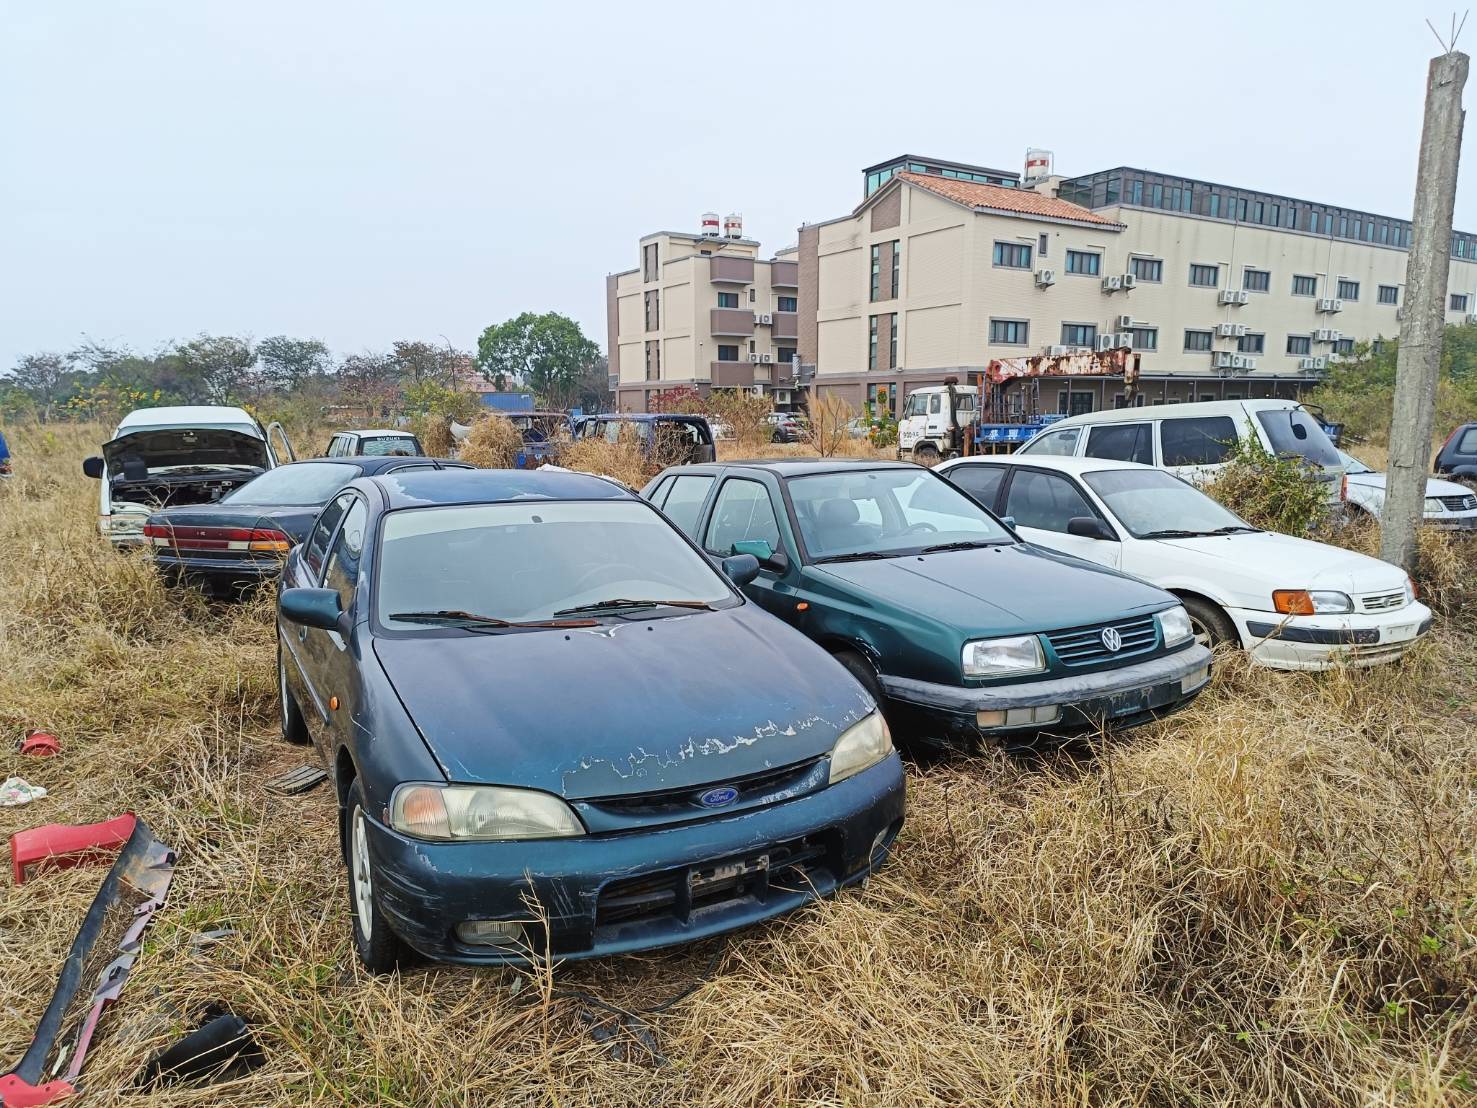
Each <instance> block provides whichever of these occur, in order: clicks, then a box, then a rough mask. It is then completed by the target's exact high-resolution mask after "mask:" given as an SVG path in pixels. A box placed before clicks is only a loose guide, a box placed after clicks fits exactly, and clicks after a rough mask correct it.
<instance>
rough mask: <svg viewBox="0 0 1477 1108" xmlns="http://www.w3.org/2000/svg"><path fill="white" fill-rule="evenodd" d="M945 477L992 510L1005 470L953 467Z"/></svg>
mask: <svg viewBox="0 0 1477 1108" xmlns="http://www.w3.org/2000/svg"><path fill="white" fill-rule="evenodd" d="M945 476H947V477H948V479H949V480H950V481H953V482H954V484H956V485H958V486H959V487H960V488H961V489H963V490H964V491H965V492H967V493H969V495H970V496H972V497H974V498H975V499H976V500H978V501H979V502H980V503H981V504H983V505H984V506H985V507H987V508H993V507H994V506H995V495H996V494H997V493H998V492H999V491H1000V483H1001V482H1002V481H1004V480H1005V468H1004V467H1003V466H983V465H972V466H955V467H954V468H953V469H951V470H948V471H947V472H946V473H945Z"/></svg>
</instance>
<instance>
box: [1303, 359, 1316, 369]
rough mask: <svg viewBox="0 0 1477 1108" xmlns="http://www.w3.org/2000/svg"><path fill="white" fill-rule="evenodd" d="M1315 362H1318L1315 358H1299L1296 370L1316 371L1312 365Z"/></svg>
mask: <svg viewBox="0 0 1477 1108" xmlns="http://www.w3.org/2000/svg"><path fill="white" fill-rule="evenodd" d="M1317 361H1318V359H1317V358H1299V359H1298V368H1299V369H1317V368H1318V367H1317V365H1315V364H1314V363H1316V362H1317Z"/></svg>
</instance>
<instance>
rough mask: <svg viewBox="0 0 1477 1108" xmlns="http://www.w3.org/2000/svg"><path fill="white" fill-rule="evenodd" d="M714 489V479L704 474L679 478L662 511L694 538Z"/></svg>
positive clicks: (674, 482) (772, 544)
mask: <svg viewBox="0 0 1477 1108" xmlns="http://www.w3.org/2000/svg"><path fill="white" fill-rule="evenodd" d="M751 483H752V482H751ZM712 487H713V478H711V477H708V476H705V475H703V474H698V473H694V474H686V475H683V476H681V477H678V478H676V479H675V480H674V481H673V482H672V487H671V490H670V491H669V492H668V493H667V503H666V506H665V507H664V508H663V509H662V510H663V511H665V512H666V513H667V517H668V518H669V519H671V521H672V522H673V523H675V524H676V525H677V526H678V527H679V528H681V529H682V532H683V533H684V534H686V535H689V536H694V532H696V531H697V517H698V512H700V511H701V510H702V507H703V501H704V500H706V499H707V498H708V490H709V489H711V488H712ZM694 537H695V536H694ZM770 545H771V546H774V545H775V544H774V543H771V544H770Z"/></svg>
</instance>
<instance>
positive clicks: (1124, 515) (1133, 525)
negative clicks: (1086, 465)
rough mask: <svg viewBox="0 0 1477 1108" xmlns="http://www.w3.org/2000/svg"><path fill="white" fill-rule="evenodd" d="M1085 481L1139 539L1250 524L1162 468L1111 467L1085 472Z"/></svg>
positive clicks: (1120, 521) (1119, 520)
mask: <svg viewBox="0 0 1477 1108" xmlns="http://www.w3.org/2000/svg"><path fill="white" fill-rule="evenodd" d="M1083 480H1085V481H1086V482H1087V484H1088V485H1089V486H1090V487H1091V488H1092V490H1093V492H1095V493H1097V494H1098V496H1100V497H1101V498H1102V499H1103V501H1104V503H1106V504H1107V505H1108V510H1109V511H1110V512H1111V513H1112V514H1113V515H1115V516H1117V517H1118V522H1119V523H1121V524H1123V526H1125V527H1127V528H1128V530H1129V533H1130V534H1132V535H1133V536H1134V537H1135V538H1140V539H1141V538H1144V537H1145V536H1146V535H1150V534H1152V533H1154V532H1156V531H1166V530H1173V531H1202V532H1204V531H1215V530H1217V529H1220V528H1225V527H1247V524H1246V522H1245V521H1244V520H1242V519H1241V517H1240V516H1237V515H1235V514H1234V513H1233V512H1231V511H1229V510H1228V509H1226V508H1223V507H1222V506H1221V505H1220V504H1218V503H1216V501H1214V500H1212V499H1211V498H1210V497H1208V496H1206V495H1205V494H1204V493H1203V492H1201V491H1200V490H1199V489H1197V488H1195V486H1193V485H1191V484H1189V483H1187V482H1185V481H1182V480H1181V479H1180V478H1178V477H1175V476H1174V475H1172V474H1169V473H1165V472H1164V471H1163V470H1162V469H1156V470H1142V469H1110V470H1105V471H1103V472H1101V473H1088V474H1085V475H1084V476H1083ZM1247 529H1248V530H1252V528H1250V527H1247Z"/></svg>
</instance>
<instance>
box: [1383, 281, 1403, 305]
mask: <svg viewBox="0 0 1477 1108" xmlns="http://www.w3.org/2000/svg"><path fill="white" fill-rule="evenodd" d="M1379 302H1380V303H1381V304H1398V303H1400V289H1399V287H1398V286H1396V285H1381V286H1380V287H1379Z"/></svg>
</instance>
